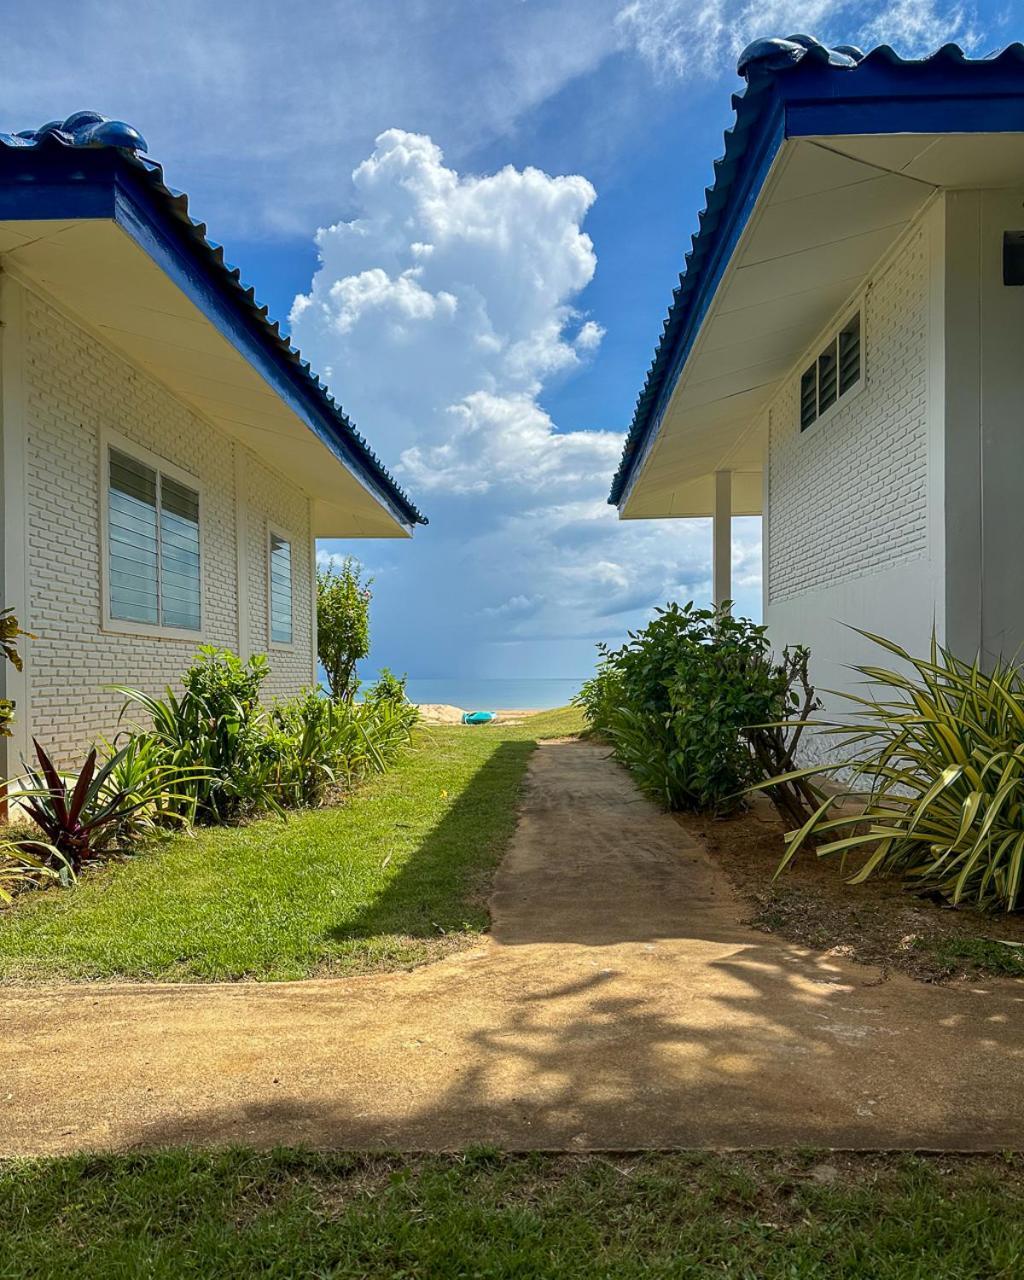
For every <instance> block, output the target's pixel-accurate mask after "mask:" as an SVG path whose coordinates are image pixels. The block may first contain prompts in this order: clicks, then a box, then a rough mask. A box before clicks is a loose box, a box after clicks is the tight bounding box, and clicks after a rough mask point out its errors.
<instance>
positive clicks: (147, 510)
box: [107, 447, 202, 631]
mask: <svg viewBox="0 0 1024 1280" xmlns="http://www.w3.org/2000/svg"><path fill="white" fill-rule="evenodd" d="M107 459H108V468H107V557H108V558H107V570H108V583H107V604H108V612H109V615H110V618H111V619H113V620H115V621H118V622H136V623H141V624H142V625H144V626H152V627H168V628H172V629H173V630H178V631H198V630H199V629H200V619H201V609H200V598H201V593H202V591H201V578H200V569H199V494H198V492H197V491H196V490H195V489H192V488H190V487H189V486H188V485H187V484H183V483H182V482H181V481H180V480H178V479H175V478H174V477H172V476H169V475H165V474H164V473H163V472H162V471H161V470H160V469H159V467H158V466H153V465H150V464H149V463H147V462H142V461H140V459H139V458H137V457H133V456H132V455H130V454H128V453H125V452H123V451H122V450H121V449H116V448H113V447H111V448H110V449H109V450H108V453H107Z"/></svg>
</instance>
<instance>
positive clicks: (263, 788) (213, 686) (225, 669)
mask: <svg viewBox="0 0 1024 1280" xmlns="http://www.w3.org/2000/svg"><path fill="white" fill-rule="evenodd" d="M267 672H268V665H267V659H266V657H265V656H263V655H262V654H258V655H254V656H253V657H251V658H249V659H248V660H247V661H245V662H243V661H242V659H241V658H239V657H238V656H237V655H236V654H233V653H231V652H230V650H227V649H217V648H214V647H212V646H209V645H206V646H203V647H202V648H201V649H200V650H199V653H198V655H197V657H196V660H195V661H194V662H193V663H192V665H191V666H190V667H189V668H188V670H187V671H186V672H185V674H184V675H183V676H182V684H183V685H184V692H183V693H182V694H181V695H180V696H179V695H178V694H176V693H174V691H173V690H172V689H170V688H168V689H167V690H166V693H165V695H164V697H163V698H157V697H153V696H152V695H150V694H147V693H144V692H142V691H141V690H139V689H131V688H127V687H124V686H117V692H119V693H121V694H122V695H123V696H124V698H125V699H126V703H125V708H124V710H123V711H122V716H123V715H124V714H125V713H126V712H127V710H128V708H130V707H135V708H138V709H140V710H141V711H143V712H144V713H145V714H146V716H147V717H148V718H149V724H148V725H145V726H139V727H137V728H136V731H135V734H134V735H133V736H141V737H144V738H146V739H147V740H148V745H147V748H146V750H147V751H148V752H151V753H152V755H153V757H154V758H156V759H159V761H160V763H161V764H162V765H163V766H164V767H165V768H168V769H171V770H174V771H176V772H177V774H178V775H179V777H180V778H181V779H182V784H181V786H180V787H179V788H178V789H177V792H178V794H179V796H180V798H179V799H177V800H174V801H172V802H171V807H172V810H173V812H174V813H175V814H176V815H177V816H179V817H181V818H185V819H187V820H189V821H197V822H208V823H227V822H235V821H238V820H239V819H241V818H244V817H247V816H250V815H252V814H254V813H259V812H262V811H264V810H266V809H277V808H279V807H280V806H279V802H278V798H277V795H276V792H277V780H276V771H275V763H276V762H275V758H274V753H273V751H272V750H269V749H268V738H269V729H270V721H269V717H268V713H267V711H266V709H265V708H264V706H263V705H262V703H261V702H260V690H261V687H262V685H263V682H264V680H265V679H266V677H267Z"/></svg>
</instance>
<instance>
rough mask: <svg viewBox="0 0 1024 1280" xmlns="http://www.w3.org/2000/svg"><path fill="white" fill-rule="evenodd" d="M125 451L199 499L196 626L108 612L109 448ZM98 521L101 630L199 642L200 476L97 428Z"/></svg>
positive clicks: (202, 607) (202, 619) (202, 630)
mask: <svg viewBox="0 0 1024 1280" xmlns="http://www.w3.org/2000/svg"><path fill="white" fill-rule="evenodd" d="M111 449H116V450H117V452H118V453H124V454H127V455H128V457H130V458H134V459H135V460H136V461H137V462H140V463H142V464H143V466H147V467H152V469H153V470H154V471H156V472H157V473H158V475H165V476H167V478H168V479H169V480H174V481H176V482H177V483H178V484H181V485H184V486H185V487H186V488H189V489H192V490H193V491H194V492H195V493H196V495H197V496H198V499H199V629H198V631H192V630H190V629H189V628H187V627H166V626H164V625H163V624H162V623H158V622H134V621H132V620H131V619H130V618H115V617H113V616H112V615H111V612H110V451H111ZM99 454H100V458H99V524H100V608H101V619H100V630H101V631H109V632H111V633H112V634H114V635H123V636H150V637H152V638H153V639H156V640H187V641H189V643H191V644H202V643H203V641H204V639H205V636H206V600H205V595H206V592H205V582H206V578H205V567H206V566H205V554H204V543H205V540H206V532H205V531H206V509H205V502H204V495H203V485H202V483H201V482H200V480H199V477H198V476H196V475H193V474H192V472H190V471H186V470H185V469H184V467H179V466H176V465H175V464H174V463H173V462H169V461H168V460H167V459H166V458H163V457H161V456H160V454H158V453H154V452H153V451H152V449H147V448H146V447H145V445H141V444H137V443H136V442H135V441H134V440H131V439H129V438H128V437H127V436H122V435H120V434H119V433H118V432H116V431H106V430H104V431H101V432H100V450H99Z"/></svg>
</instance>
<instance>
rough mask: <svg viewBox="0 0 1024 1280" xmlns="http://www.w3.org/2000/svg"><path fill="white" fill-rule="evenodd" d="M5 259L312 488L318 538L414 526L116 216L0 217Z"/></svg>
mask: <svg viewBox="0 0 1024 1280" xmlns="http://www.w3.org/2000/svg"><path fill="white" fill-rule="evenodd" d="M0 254H3V258H4V262H3V265H4V266H5V267H8V268H10V270H11V271H12V273H13V274H14V275H16V276H18V277H20V278H21V279H23V280H25V282H26V283H27V284H28V285H29V286H30V287H31V286H32V285H33V284H36V285H38V286H39V288H40V289H41V290H42V292H43V293H44V294H46V295H48V296H49V297H50V298H52V299H53V300H54V301H55V302H56V303H57V304H58V305H59V306H60V307H62V308H63V309H65V310H66V311H67V312H68V313H69V314H70V315H71V316H72V317H73V318H77V319H79V320H80V321H81V322H82V323H83V324H84V325H85V327H86V328H87V329H89V330H91V331H92V332H93V333H94V334H96V335H97V336H98V337H99V338H100V339H101V340H102V341H104V342H105V343H107V344H108V345H109V346H111V347H112V348H114V349H115V350H116V351H118V352H119V353H120V354H122V355H123V356H125V357H126V358H127V359H128V360H129V361H130V363H131V364H133V365H135V366H137V367H138V368H140V369H142V370H143V371H145V372H146V373H148V374H150V375H151V376H152V377H153V378H154V379H155V380H156V381H157V382H160V383H162V384H163V386H165V387H166V388H167V389H168V390H169V391H170V392H171V393H172V394H173V395H174V396H175V397H176V398H177V399H179V400H181V401H183V402H184V403H185V404H187V405H189V406H190V407H192V408H193V409H195V410H196V411H197V412H198V413H199V414H200V415H201V416H202V417H204V418H205V419H207V420H208V421H210V422H212V423H213V424H214V425H215V426H217V427H219V428H220V429H221V430H223V431H224V432H225V433H226V434H227V435H228V436H230V437H232V438H233V439H235V440H238V441H240V442H241V443H243V444H244V445H246V446H247V447H248V448H250V449H251V450H252V451H253V453H254V454H256V455H257V456H258V457H259V458H260V459H261V461H263V462H265V463H266V464H267V465H268V466H269V467H272V468H273V469H274V470H275V471H277V472H278V473H279V474H280V475H281V476H283V477H284V478H285V479H287V480H289V481H291V482H292V483H293V484H295V485H297V486H298V487H299V488H301V489H302V490H303V491H304V492H305V493H307V494H308V495H309V496H310V497H311V498H312V499H313V520H314V533H315V534H316V536H317V537H336V538H359V537H375V538H381V537H384V538H387V537H392V538H399V537H407V536H408V531H407V530H406V529H405V528H404V526H403V525H402V524H401V523H400V522H399V521H398V520H397V519H395V517H394V516H392V514H391V513H390V512H389V511H388V509H387V508H386V507H385V506H384V505H382V504H381V503H380V502H379V501H378V500H377V498H376V497H375V496H374V494H372V493H371V492H370V491H369V490H368V489H367V488H366V487H365V486H364V485H363V483H362V482H361V481H360V480H359V479H358V478H357V477H356V476H355V475H353V474H352V472H350V471H349V470H348V468H347V467H345V466H344V464H342V463H341V462H339V461H338V459H337V458H336V457H335V455H334V454H333V453H332V452H331V450H330V449H328V447H327V446H326V445H325V444H323V443H322V442H321V441H320V440H319V439H318V438H317V437H316V436H315V435H314V434H313V432H312V431H311V430H310V429H309V428H308V427H307V426H306V424H305V423H304V422H303V421H302V420H301V419H300V418H299V416H298V415H297V414H296V413H295V412H294V411H293V410H292V409H291V408H289V406H288V405H287V404H286V403H285V402H284V401H283V400H282V399H281V397H280V396H279V395H278V394H277V392H276V391H274V390H273V389H272V388H271V387H270V385H269V384H268V383H267V382H266V381H265V380H264V379H263V377H262V375H261V374H260V373H258V372H257V370H256V369H255V368H253V366H252V365H251V364H250V363H249V362H248V360H246V359H245V357H244V356H242V355H241V354H240V353H239V352H238V351H237V350H236V349H235V347H234V346H233V345H232V344H231V342H229V341H228V339H227V338H225V337H224V336H223V335H222V334H221V333H220V332H219V331H218V330H217V329H216V328H215V327H214V325H213V324H212V323H211V322H210V321H209V320H208V319H207V318H206V316H205V315H204V314H203V313H202V312H201V311H200V310H199V309H198V307H196V306H195V304H194V303H192V302H191V301H190V299H188V298H187V297H186V296H185V294H184V293H182V291H181V290H180V289H179V288H178V287H177V285H176V284H174V282H173V281H172V280H171V279H169V277H168V276H166V275H165V274H164V272H163V271H161V269H160V268H159V267H158V266H157V265H156V264H155V263H154V262H153V261H152V259H151V258H150V257H149V256H148V255H147V254H146V253H145V252H144V251H143V250H142V249H141V248H139V246H138V245H137V244H136V243H135V242H134V241H133V240H132V239H131V238H130V237H129V236H128V235H127V234H126V233H125V232H124V231H122V230H121V228H120V227H118V226H117V225H116V224H115V223H114V222H113V221H112V220H108V219H91V220H79V221H75V222H4V223H0Z"/></svg>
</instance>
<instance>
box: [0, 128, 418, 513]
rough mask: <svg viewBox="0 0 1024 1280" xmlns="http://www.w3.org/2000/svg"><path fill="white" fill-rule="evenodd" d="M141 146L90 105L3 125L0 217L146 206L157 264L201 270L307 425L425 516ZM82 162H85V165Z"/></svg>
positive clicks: (387, 498)
mask: <svg viewBox="0 0 1024 1280" xmlns="http://www.w3.org/2000/svg"><path fill="white" fill-rule="evenodd" d="M146 149H147V148H146V142H145V139H144V138H143V137H142V135H141V134H140V133H139V132H138V130H137V129H134V128H133V127H132V126H131V125H129V124H125V123H124V122H123V121H120V120H108V119H106V118H105V117H103V116H101V115H99V114H98V113H97V112H95V111H77V112H75V113H74V115H70V116H68V117H67V118H66V119H65V120H52V121H50V122H49V123H47V124H44V125H43V126H42V127H41V128H39V129H33V130H26V131H23V132H21V133H14V134H9V133H0V158H2V156H3V154H4V152H5V151H6V153H7V155H8V157H9V159H10V160H11V162H12V163H13V164H15V165H16V166H17V172H13V171H12V174H11V177H12V181H11V182H10V184H9V185H7V186H6V187H5V189H4V191H3V192H2V195H0V217H12V218H17V217H29V216H34V217H45V216H50V217H60V216H61V215H62V214H63V216H65V217H67V216H76V215H77V216H83V217H88V216H92V217H98V216H117V214H118V213H120V212H122V205H121V203H119V200H122V201H123V199H124V198H125V197H126V196H130V197H131V198H132V199H133V200H135V201H136V202H137V203H139V204H144V205H145V212H146V214H147V216H148V220H149V223H150V224H151V226H150V227H149V232H150V237H151V239H153V240H154V242H155V240H156V239H157V238H159V241H160V245H159V247H160V249H161V250H162V253H161V254H160V255H159V257H160V258H161V259H162V264H163V265H165V266H168V265H172V264H173V265H180V267H181V270H180V272H178V273H176V274H179V275H180V278H181V279H182V280H186V279H188V280H194V279H195V278H196V273H197V271H198V273H200V275H199V284H200V285H201V286H202V290H201V291H202V292H204V293H205V294H206V295H208V296H210V297H215V298H216V301H217V302H218V304H219V305H220V306H221V308H222V309H223V310H225V311H226V312H228V313H229V319H230V321H231V325H230V328H231V329H232V331H234V332H236V333H238V332H242V333H243V336H244V338H245V345H246V347H247V348H248V350H249V351H250V352H255V353H258V354H259V356H260V358H261V359H262V360H264V361H266V362H267V363H268V364H269V365H270V366H271V367H272V368H273V369H274V372H275V375H276V376H275V379H274V381H275V385H276V386H277V388H278V390H279V391H281V392H282V394H283V395H284V398H285V399H286V400H289V401H290V402H291V403H292V404H293V405H295V406H296V407H299V408H300V409H301V410H302V413H303V417H304V418H305V420H306V421H307V424H308V425H310V427H311V429H313V430H314V431H315V432H316V434H317V435H318V436H320V438H321V439H322V440H323V441H324V443H325V444H326V445H327V447H328V448H330V449H331V451H332V452H333V453H334V454H335V456H336V457H337V458H338V459H339V461H341V462H343V463H344V464H345V465H346V466H348V467H350V468H351V469H352V470H353V471H354V472H355V473H356V474H357V475H358V476H359V477H360V478H361V479H362V481H363V482H364V483H365V484H366V485H367V486H368V487H369V488H370V489H371V490H372V491H373V492H374V493H376V494H377V496H378V497H379V498H380V499H381V501H382V502H383V503H384V505H385V506H387V507H388V508H390V509H391V510H392V512H393V513H394V514H395V515H396V517H397V518H398V519H399V520H400V521H401V522H402V523H404V524H406V525H416V524H426V523H427V520H426V517H425V516H423V515H422V514H421V513H420V512H419V511H418V510H417V508H416V507H415V506H414V505H413V503H412V502H411V500H410V499H409V498H408V496H407V495H406V494H405V493H404V492H403V490H402V489H401V488H399V486H398V485H397V483H396V482H395V480H394V478H393V477H392V476H391V474H390V473H389V472H388V471H387V470H386V469H385V467H384V466H383V464H382V463H381V461H380V460H379V458H377V456H376V454H374V452H373V451H372V450H371V449H370V446H369V445H368V444H367V442H366V440H365V439H364V437H363V436H362V435H360V433H359V432H358V431H357V430H356V429H355V427H354V426H353V425H352V422H351V421H350V419H349V418H348V416H347V414H346V413H345V412H344V410H343V409H342V407H341V405H340V404H338V402H337V401H336V400H335V399H334V397H333V396H332V395H331V394H330V392H329V391H328V389H327V387H326V385H325V384H324V383H323V382H321V380H320V378H319V377H318V376H317V375H316V374H315V373H314V372H313V371H312V369H311V368H310V365H309V362H308V361H307V360H303V359H302V355H301V353H300V352H299V351H298V350H297V348H295V347H293V346H292V345H291V343H290V342H289V341H288V339H287V338H286V337H284V336H283V335H282V333H281V330H280V326H279V324H278V323H277V322H276V321H272V320H271V319H270V317H269V315H268V312H267V308H266V307H264V306H260V305H259V304H258V303H257V302H256V298H255V294H254V291H253V289H252V288H251V287H247V286H246V285H245V284H243V283H242V279H241V273H240V271H239V270H238V268H237V267H233V266H231V265H230V264H229V263H228V262H227V261H226V260H225V258H224V250H223V248H222V247H221V246H220V245H218V244H215V243H213V242H212V241H210V240H208V239H207V236H206V226H205V224H204V223H202V222H199V221H197V220H196V219H194V218H192V217H191V216H190V214H189V208H188V197H187V196H186V195H185V194H184V193H183V192H180V191H175V190H173V189H172V188H171V187H169V186H167V184H166V183H165V182H164V173H163V169H162V167H161V166H160V165H159V164H157V163H156V162H155V161H153V160H150V159H149V157H148V156H147V155H146V154H145V153H146ZM29 156H31V157H32V160H33V163H32V165H31V168H30V170H29V171H25V168H24V165H23V163H22V162H23V161H25V160H27V159H28V158H29ZM92 157H96V159H95V160H91V158H92ZM69 160H74V161H75V164H74V166H73V167H72V168H69V166H68V161H69ZM87 160H90V161H91V163H89V164H84V162H86V161H87ZM101 161H102V162H103V163H101ZM5 167H6V166H5ZM2 176H3V174H2V173H0V177H2ZM0 185H3V184H2V183H0ZM106 186H109V188H110V191H111V198H110V200H109V201H108V200H106V199H105V187H106ZM58 187H59V190H58ZM69 193H73V199H72V201H71V205H70V207H69V206H68V199H69ZM140 238H141V237H140ZM154 256H157V255H154Z"/></svg>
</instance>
